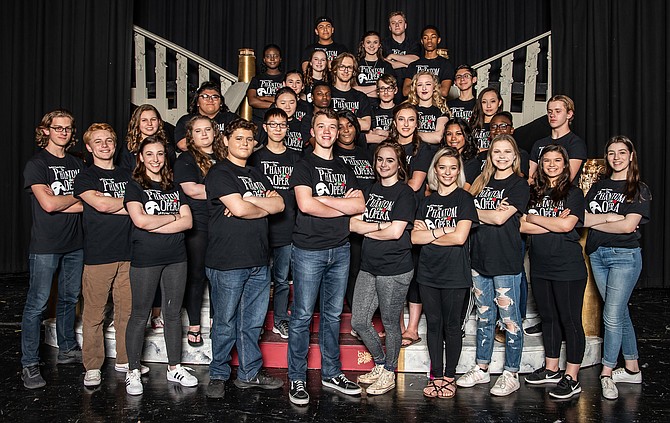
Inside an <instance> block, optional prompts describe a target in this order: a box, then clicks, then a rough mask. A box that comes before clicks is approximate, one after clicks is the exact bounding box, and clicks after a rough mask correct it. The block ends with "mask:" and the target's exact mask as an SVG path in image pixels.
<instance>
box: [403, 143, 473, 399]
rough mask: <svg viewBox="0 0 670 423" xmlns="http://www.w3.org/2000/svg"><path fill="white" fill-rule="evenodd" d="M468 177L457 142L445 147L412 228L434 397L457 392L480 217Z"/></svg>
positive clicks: (427, 389) (435, 162)
mask: <svg viewBox="0 0 670 423" xmlns="http://www.w3.org/2000/svg"><path fill="white" fill-rule="evenodd" d="M464 182H465V177H464V174H463V162H462V161H461V159H460V157H459V154H458V151H457V150H456V149H454V148H452V147H445V148H443V149H441V150H439V151H438V152H437V153H436V154H435V157H434V158H433V161H432V163H431V167H430V169H429V170H428V185H429V187H430V189H431V191H433V192H432V193H431V195H430V196H428V197H426V198H424V199H423V201H422V202H421V203H420V204H419V209H418V211H417V214H416V221H415V222H414V229H413V230H412V242H413V243H414V244H415V245H422V246H423V247H422V248H421V255H420V256H419V265H418V268H417V281H418V283H419V287H420V289H421V298H422V299H423V308H424V311H425V313H426V325H427V337H428V340H427V343H428V352H429V354H430V362H431V374H432V376H433V378H434V379H433V380H432V381H431V382H430V383H429V384H428V386H427V387H425V388H424V390H423V394H424V395H425V396H427V397H430V398H433V397H439V398H451V397H453V396H454V395H455V394H456V385H455V384H454V382H455V379H454V378H455V374H456V365H457V364H458V360H459V358H460V355H461V346H462V336H461V322H462V318H461V315H462V309H463V307H464V302H465V299H466V298H469V297H470V290H471V288H472V276H471V272H470V244H469V241H468V235H469V234H470V228H471V227H472V226H473V225H476V224H477V222H478V221H479V220H478V217H477V210H476V209H475V204H474V201H473V198H472V195H470V193H468V192H467V191H465V190H463V189H462V186H463V184H464ZM445 350H446V351H445ZM445 352H446V354H445ZM443 356H446V359H447V360H446V365H445V364H444V363H443V360H442V357H443Z"/></svg>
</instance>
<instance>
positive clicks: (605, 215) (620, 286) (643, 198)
mask: <svg viewBox="0 0 670 423" xmlns="http://www.w3.org/2000/svg"><path fill="white" fill-rule="evenodd" d="M604 176H605V179H602V180H600V181H598V182H597V183H595V184H594V185H593V186H592V187H591V189H590V190H589V193H588V194H587V195H586V215H585V219H584V225H585V226H587V227H589V228H590V230H589V237H588V238H587V240H586V253H587V254H588V255H589V258H590V261H591V269H592V270H593V277H594V279H595V280H596V285H597V286H598V291H599V292H600V296H601V297H602V298H603V301H604V302H605V304H604V306H603V320H604V322H605V335H604V336H603V360H602V363H603V369H602V371H601V374H600V383H601V386H602V394H603V396H604V397H605V398H607V399H616V398H618V397H619V391H618V389H617V387H616V383H642V372H641V371H640V367H639V365H638V361H637V360H638V352H637V341H636V339H635V329H634V328H633V323H632V321H631V320H630V315H629V314H628V300H629V299H630V295H631V293H632V292H633V288H635V285H636V284H637V280H638V278H639V277H640V272H641V271H642V252H641V250H640V242H639V240H640V232H639V228H640V225H642V224H644V223H647V222H648V221H649V215H650V203H651V193H650V192H649V188H648V187H647V185H645V184H644V182H642V181H641V180H640V172H639V169H638V164H637V153H636V152H635V147H634V146H633V143H632V142H631V140H630V139H629V138H628V137H625V136H621V135H619V136H615V137H612V138H611V139H610V140H609V141H608V142H607V145H606V146H605V175H604ZM619 351H621V352H622V353H623V358H624V360H625V362H626V365H625V367H623V368H619V369H616V370H613V369H614V367H615V366H616V363H617V359H618V357H619Z"/></svg>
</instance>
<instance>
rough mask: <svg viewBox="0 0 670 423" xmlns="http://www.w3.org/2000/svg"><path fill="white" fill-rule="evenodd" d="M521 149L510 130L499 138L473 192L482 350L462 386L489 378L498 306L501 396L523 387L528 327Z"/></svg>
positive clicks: (498, 389)
mask: <svg viewBox="0 0 670 423" xmlns="http://www.w3.org/2000/svg"><path fill="white" fill-rule="evenodd" d="M519 162H520V157H519V150H518V148H517V146H516V142H515V141H514V138H512V137H511V136H509V135H500V136H498V137H496V138H495V139H494V140H493V142H492V144H491V148H490V149H489V151H488V158H487V161H486V164H485V166H484V170H483V171H482V174H481V175H479V176H478V177H477V179H475V182H474V183H473V184H472V187H470V193H472V194H473V195H474V196H475V206H476V207H477V214H478V217H479V222H480V226H478V227H477V228H476V229H475V230H474V231H473V236H472V279H473V285H474V289H473V292H474V296H475V302H476V305H477V354H476V363H477V364H475V366H474V367H473V368H472V369H471V370H469V371H468V372H467V373H465V374H464V375H463V376H461V377H460V378H459V379H458V381H457V383H456V384H457V385H458V386H460V387H463V388H469V387H471V386H474V385H476V384H479V383H488V382H489V381H490V375H489V372H488V367H489V363H490V362H491V356H492V354H493V343H494V332H495V325H496V311H497V312H498V313H499V315H500V324H501V325H504V329H505V331H506V342H505V363H504V366H503V368H504V370H503V373H502V375H501V376H500V377H499V378H498V380H497V381H496V383H495V384H494V385H493V387H492V388H491V391H490V392H491V394H492V395H496V396H505V395H509V394H511V393H512V392H514V391H516V390H518V389H519V379H518V376H517V373H518V371H519V366H520V364H521V352H522V350H523V329H522V327H521V313H520V311H519V290H520V285H521V270H522V267H523V259H522V257H521V254H520V253H519V252H520V251H521V234H520V233H519V218H520V217H521V213H522V211H523V210H525V209H526V205H527V204H528V196H529V192H528V183H527V182H526V180H525V179H524V178H523V177H522V176H520V174H521V172H520V170H519V169H520V167H519Z"/></svg>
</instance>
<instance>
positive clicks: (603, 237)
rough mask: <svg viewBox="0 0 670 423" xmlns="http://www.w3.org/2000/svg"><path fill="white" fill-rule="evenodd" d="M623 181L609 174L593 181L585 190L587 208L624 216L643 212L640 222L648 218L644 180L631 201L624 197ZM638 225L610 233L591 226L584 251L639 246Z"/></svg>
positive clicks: (643, 222)
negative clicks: (621, 232)
mask: <svg viewBox="0 0 670 423" xmlns="http://www.w3.org/2000/svg"><path fill="white" fill-rule="evenodd" d="M625 191H626V181H613V180H612V179H610V178H607V179H603V180H602V181H598V182H596V183H595V184H594V185H593V186H592V187H591V189H590V190H589V192H588V194H586V211H588V212H589V213H591V214H602V213H616V214H620V215H622V216H626V215H627V214H630V213H635V214H639V215H640V216H642V219H640V225H643V224H645V223H647V222H648V221H649V217H650V213H651V210H650V209H651V192H650V191H649V187H647V185H646V184H644V183H640V193H639V195H638V196H637V198H635V199H634V201H633V202H631V203H629V202H627V201H626V196H625V194H624V193H625ZM640 236H641V235H640V228H639V227H638V228H636V229H635V231H634V232H632V233H629V234H609V233H606V232H601V231H599V230H598V226H594V227H592V228H590V230H589V236H588V238H587V239H586V254H591V253H593V252H594V251H596V250H597V249H598V247H619V248H637V247H639V246H640Z"/></svg>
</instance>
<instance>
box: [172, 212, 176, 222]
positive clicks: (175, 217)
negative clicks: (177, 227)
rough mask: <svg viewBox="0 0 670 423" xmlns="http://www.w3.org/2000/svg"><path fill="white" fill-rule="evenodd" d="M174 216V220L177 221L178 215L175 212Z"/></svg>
mask: <svg viewBox="0 0 670 423" xmlns="http://www.w3.org/2000/svg"><path fill="white" fill-rule="evenodd" d="M172 216H174V221H175V222H176V221H177V215H176V214H173V215H172Z"/></svg>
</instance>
